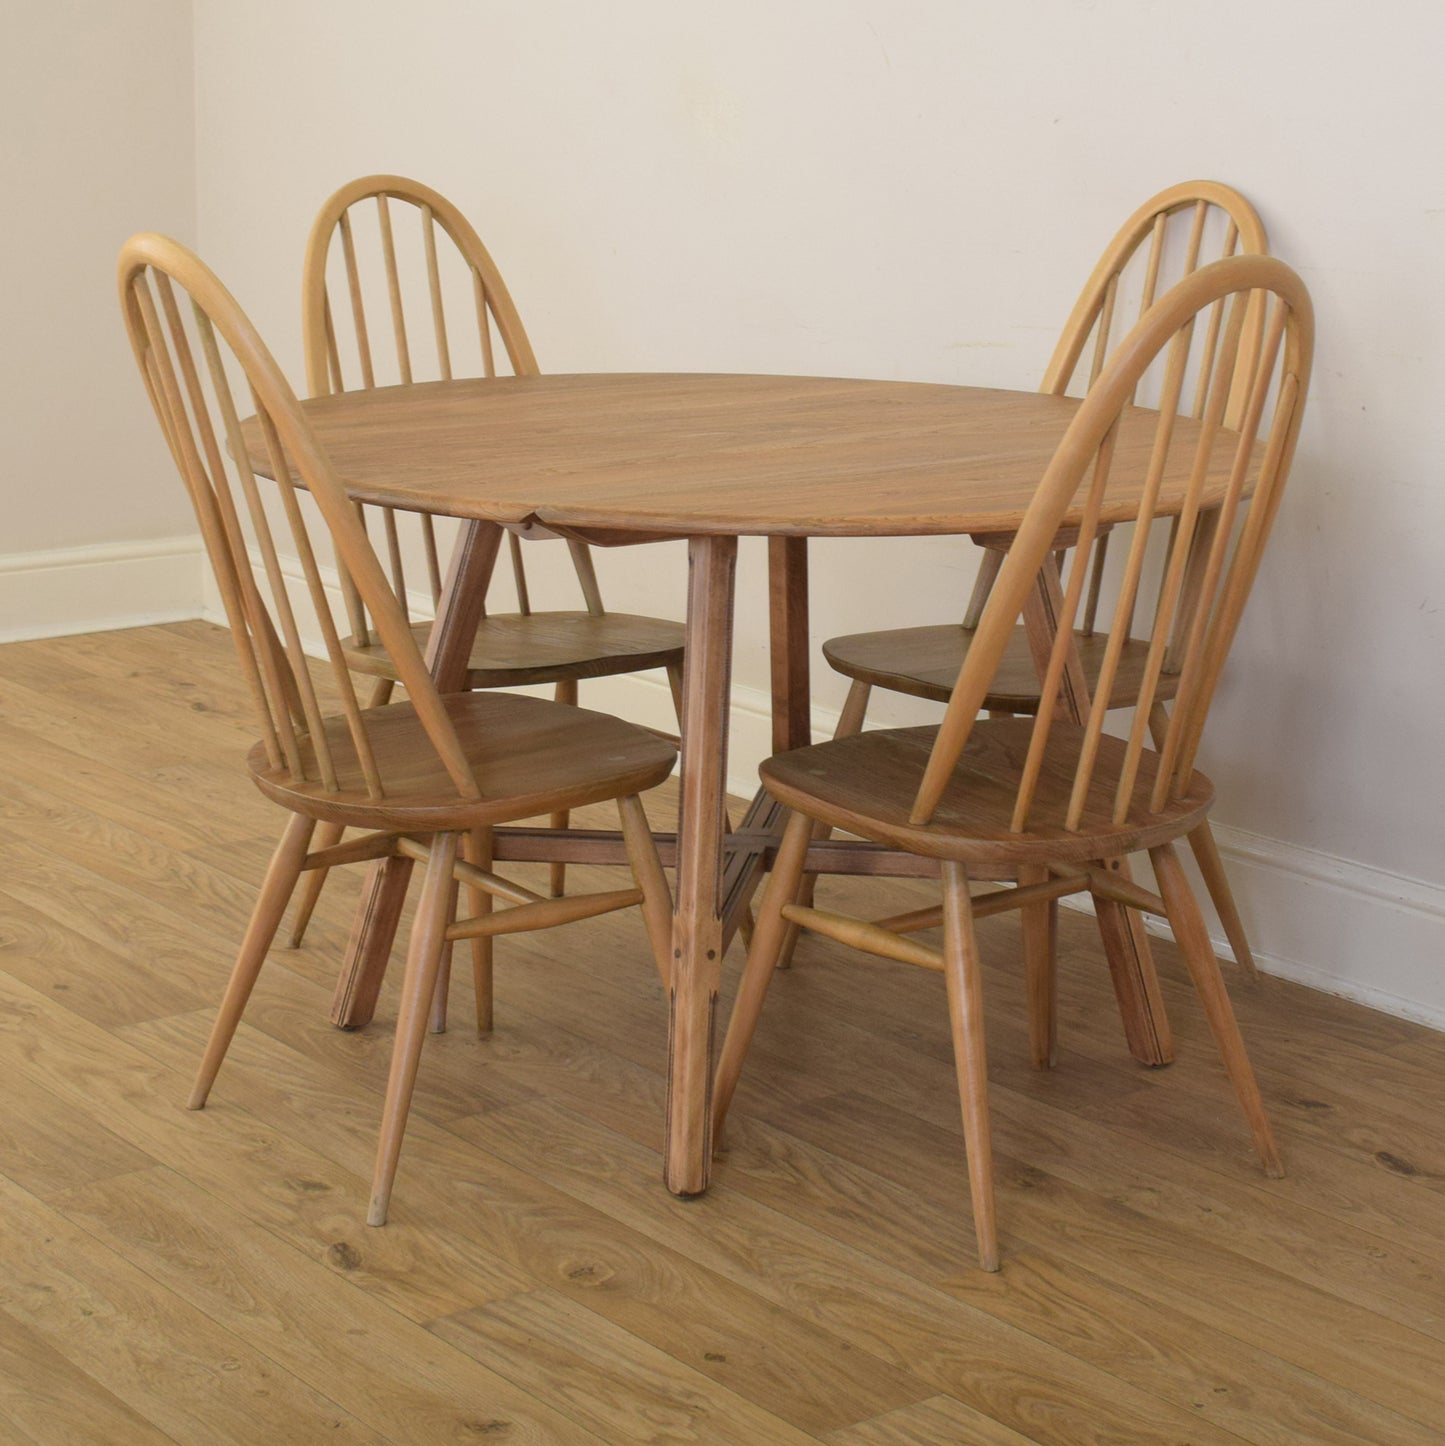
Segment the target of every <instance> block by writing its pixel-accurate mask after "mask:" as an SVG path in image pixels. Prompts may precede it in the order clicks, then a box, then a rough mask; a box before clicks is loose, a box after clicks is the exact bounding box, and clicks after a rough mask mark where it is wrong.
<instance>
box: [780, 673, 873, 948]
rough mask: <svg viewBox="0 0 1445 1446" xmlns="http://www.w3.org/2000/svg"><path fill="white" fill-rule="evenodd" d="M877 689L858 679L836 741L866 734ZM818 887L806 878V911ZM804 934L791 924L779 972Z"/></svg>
mask: <svg viewBox="0 0 1445 1446" xmlns="http://www.w3.org/2000/svg"><path fill="white" fill-rule="evenodd" d="M872 693H873V685H872V684H871V683H865V682H864V681H863V680H862V679H861V678H854V679H853V682H852V684H851V685H850V686H849V688H848V697H847V699H846V701H845V702H844V704H843V711H842V712H841V713H839V714H838V726H837V727H836V728H835V729H834V730H833V737H834V738H835V739H836V738H851V737H852V736H853V735H854V734H855V733H861V732H862V731H863V720H864V719H865V718H866V717H867V716H868V699H869V698H870V697H871V696H872ZM832 832H833V830H832V829H830V828H829V827H828V825H827V824H825V823H819V824H814V825H813V837H814V839H817V840H822V839H825V838H827V837H828V836H829V835H830V834H831V833H832ZM817 885H818V876H817V875H816V874H804V875H803V882H802V884H801V885H800V886H799V888H798V898H797V902H798V903H800V904H801V905H802V906H803V907H804V908H805V909H807V908H811V907H812V904H813V893H814V891H815V889H816V888H817ZM801 934H802V930H801V929H799V928H798V926H797V925H796V924H789V925H788V931H787V933H786V934H784V935H783V947H782V948H781V949H779V950H778V968H779V969H789V968H791V967H792V963H793V950H794V949H796V948H797V947H798V939H799V937H800V936H801Z"/></svg>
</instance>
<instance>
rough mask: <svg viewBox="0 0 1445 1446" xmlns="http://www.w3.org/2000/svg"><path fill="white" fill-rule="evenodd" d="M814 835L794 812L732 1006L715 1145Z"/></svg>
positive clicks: (716, 1092) (716, 1089)
mask: <svg viewBox="0 0 1445 1446" xmlns="http://www.w3.org/2000/svg"><path fill="white" fill-rule="evenodd" d="M812 832H813V821H812V819H810V818H809V817H808V815H807V814H805V813H795V814H793V815H792V817H791V818H789V820H788V826H787V828H786V829H785V830H784V832H783V841H782V843H780V844H779V845H778V856H777V858H776V859H775V860H774V862H773V871H772V873H770V874H769V875H768V882H767V887H766V888H765V889H764V890H763V901H762V903H761V905H759V907H758V918H757V923H756V925H755V926H754V928H753V942H752V945H751V947H750V948H749V949H748V957H747V962H746V963H744V965H743V972H742V977H741V979H740V980H739V981H738V997H737V999H736V1000H735V1001H734V1003H733V1012H732V1017H731V1018H730V1019H729V1020H728V1032H727V1036H726V1037H725V1038H724V1040H723V1047H722V1054H721V1055H720V1056H719V1058H718V1066H717V1074H716V1076H715V1077H714V1080H713V1095H712V1137H713V1143H714V1145H716V1143H717V1141H718V1137H719V1134H720V1132H721V1130H722V1125H723V1121H724V1120H725V1119H726V1118H727V1112H728V1106H729V1105H730V1104H731V1103H732V1098H733V1093H734V1091H735V1090H736V1089H737V1086H738V1076H739V1075H741V1074H742V1072H743V1060H744V1059H745V1058H746V1056H747V1052H748V1045H749V1044H751V1043H752V1038H753V1031H754V1030H755V1029H756V1028H757V1025H758V1015H759V1014H761V1013H762V1008H763V999H764V998H765V997H766V995H767V992H768V983H769V981H770V980H771V979H772V976H773V972H774V969H775V967H776V964H777V957H778V951H779V950H780V949H781V948H782V946H783V936H784V934H785V932H786V931H787V928H788V921H787V920H786V919H784V918H783V906H784V905H785V904H790V903H791V902H792V901H793V900H794V899H795V898H796V897H797V894H798V881H799V880H800V879H801V878H802V876H803V865H804V864H805V863H806V862H807V859H808V843H809V841H810V839H811V836H812Z"/></svg>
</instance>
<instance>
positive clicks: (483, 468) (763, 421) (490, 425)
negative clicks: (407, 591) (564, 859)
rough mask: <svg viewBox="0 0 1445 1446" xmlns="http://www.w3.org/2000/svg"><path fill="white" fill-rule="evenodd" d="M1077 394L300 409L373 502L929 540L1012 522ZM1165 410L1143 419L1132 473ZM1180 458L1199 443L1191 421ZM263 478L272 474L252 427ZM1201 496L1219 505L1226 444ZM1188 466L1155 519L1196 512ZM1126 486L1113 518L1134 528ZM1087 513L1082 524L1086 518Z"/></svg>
mask: <svg viewBox="0 0 1445 1446" xmlns="http://www.w3.org/2000/svg"><path fill="white" fill-rule="evenodd" d="M1078 405H1079V404H1078V402H1077V401H1076V400H1074V399H1073V398H1069V397H1049V396H1039V395H1036V394H1034V393H1031V392H1004V391H993V390H989V389H987V388H983V387H951V386H940V385H935V384H931V383H926V382H879V381H854V380H844V379H833V378H822V377H772V376H731V375H727V376H722V375H687V374H681V373H677V374H675V373H667V374H662V375H649V374H645V373H644V374H635V375H625V374H596V375H588V376H565V375H554V376H538V377H498V378H494V379H489V380H472V381H453V382H426V383H421V384H418V385H416V386H412V387H381V388H378V389H377V390H375V391H368V392H347V393H344V394H342V395H341V396H334V397H318V398H315V399H313V400H311V401H308V402H305V403H303V407H304V410H305V414H306V418H307V421H308V422H309V423H310V424H311V425H312V426H313V427H314V428H315V430H316V435H317V438H318V439H319V441H320V442H321V445H322V446H323V447H324V448H325V449H326V452H327V454H328V455H329V456H330V458H331V460H332V464H333V465H334V467H335V468H336V472H337V475H338V476H339V477H341V478H342V479H343V481H344V483H345V486H346V488H347V490H348V491H349V492H351V493H352V494H353V495H354V496H356V497H358V498H360V499H362V500H363V501H366V502H375V503H379V504H385V505H390V506H394V507H399V508H403V509H410V510H414V511H421V512H435V513H443V514H446V515H449V516H455V517H472V518H478V519H482V520H489V521H495V522H503V523H518V524H526V523H532V522H541V523H542V524H543V525H546V526H552V527H557V528H562V529H566V530H569V531H576V532H580V533H589V534H590V533H592V532H594V531H595V533H596V534H597V540H598V541H603V542H605V541H607V540H608V536H607V535H604V534H608V535H611V534H620V535H621V538H622V540H624V541H630V540H632V539H631V538H630V537H629V536H628V534H629V533H640V534H645V535H650V536H655V537H676V536H687V535H689V534H691V535H697V534H699V533H721V534H725V535H732V536H737V535H740V534H748V535H753V534H756V535H768V536H792V537H860V536H861V537H872V536H885V535H887V536H919V535H924V534H930V533H935V534H936V533H964V532H999V531H1007V530H1009V529H1011V528H1016V527H1017V526H1018V525H1019V523H1020V522H1021V521H1022V519H1023V514H1024V511H1025V509H1026V508H1027V506H1028V503H1029V501H1030V499H1031V498H1032V496H1033V493H1034V489H1035V488H1036V487H1037V486H1038V481H1039V478H1040V477H1041V476H1042V475H1043V471H1044V468H1045V467H1046V466H1047V464H1048V462H1049V459H1050V458H1051V457H1052V456H1053V453H1054V449H1055V447H1056V446H1057V444H1058V441H1059V439H1060V438H1061V437H1062V436H1063V434H1064V431H1065V429H1066V428H1067V426H1068V424H1069V422H1070V421H1071V420H1072V418H1073V416H1074V413H1075V412H1076V411H1077V409H1078ZM1154 423H1155V416H1154V414H1153V413H1150V412H1148V411H1146V410H1142V409H1132V408H1131V409H1130V410H1129V412H1128V413H1127V414H1126V416H1125V420H1124V425H1123V429H1122V433H1121V436H1120V440H1119V444H1118V445H1119V454H1118V455H1119V458H1120V463H1121V466H1120V472H1121V473H1125V474H1134V475H1136V476H1141V475H1142V473H1143V472H1144V470H1145V468H1144V463H1145V462H1146V461H1147V458H1148V455H1149V451H1150V448H1151V446H1152V443H1153V437H1154ZM1177 436H1178V442H1179V447H1180V449H1181V451H1187V450H1188V449H1189V448H1190V447H1191V446H1192V444H1193V443H1194V442H1195V441H1196V440H1197V439H1198V436H1199V432H1198V423H1196V422H1193V421H1192V420H1189V419H1185V420H1184V421H1182V422H1181V424H1180V430H1179V432H1178V434H1177ZM247 437H248V445H250V446H251V448H252V460H253V462H254V464H255V466H256V467H257V470H258V471H264V470H266V469H268V468H270V466H271V462H270V460H269V458H268V457H267V455H266V453H265V451H264V450H263V449H262V448H261V446H260V445H259V438H258V437H257V434H256V432H255V429H254V428H252V429H250V430H248V432H247ZM1218 456H1219V463H1220V466H1219V470H1217V471H1215V472H1212V473H1211V474H1210V476H1209V479H1208V483H1207V487H1206V491H1205V497H1206V501H1208V500H1217V499H1218V498H1219V497H1222V496H1223V493H1224V489H1225V484H1226V481H1227V470H1228V461H1229V448H1228V447H1227V446H1226V445H1224V444H1223V443H1221V444H1220V446H1219V448H1218ZM1184 469H1185V463H1184V462H1183V460H1182V459H1181V461H1180V463H1179V465H1178V466H1177V467H1176V469H1175V470H1173V471H1171V472H1170V473H1169V474H1168V475H1167V476H1166V478H1165V484H1164V488H1163V492H1162V494H1161V500H1160V511H1161V512H1162V513H1166V514H1167V513H1168V512H1169V511H1170V510H1171V508H1176V509H1177V507H1179V506H1180V505H1182V502H1183V496H1184V487H1185V484H1186V481H1187V477H1186V475H1185V470H1184ZM1139 495H1140V493H1139V488H1138V485H1137V484H1136V485H1134V486H1132V487H1131V486H1129V485H1127V484H1125V485H1122V486H1121V488H1120V491H1119V492H1118V494H1117V495H1116V496H1115V497H1112V498H1111V499H1110V506H1109V508H1108V509H1107V510H1106V512H1105V514H1104V516H1105V520H1106V521H1108V520H1115V521H1123V520H1127V519H1128V518H1130V517H1131V516H1133V515H1135V514H1136V513H1137V510H1138V503H1139ZM1078 515H1079V514H1078V511H1075V512H1073V513H1070V514H1069V515H1068V520H1076V519H1077V516H1078Z"/></svg>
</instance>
